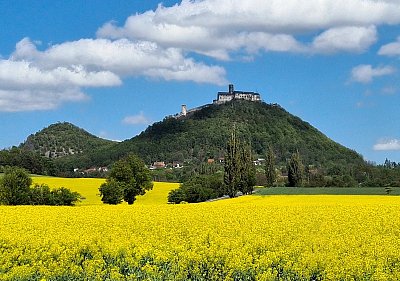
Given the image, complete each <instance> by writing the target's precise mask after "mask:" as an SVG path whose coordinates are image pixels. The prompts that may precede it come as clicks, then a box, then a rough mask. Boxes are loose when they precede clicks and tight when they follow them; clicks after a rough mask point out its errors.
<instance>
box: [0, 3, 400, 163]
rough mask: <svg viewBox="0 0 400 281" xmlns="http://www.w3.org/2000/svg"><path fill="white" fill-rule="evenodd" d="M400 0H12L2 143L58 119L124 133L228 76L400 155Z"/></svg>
mask: <svg viewBox="0 0 400 281" xmlns="http://www.w3.org/2000/svg"><path fill="white" fill-rule="evenodd" d="M399 78H400V1H398V0H308V1H302V0H269V1H265V0H247V1H242V0H202V1H201V0H192V1H189V0H183V1H172V0H167V1H163V2H160V1H158V0H146V1H140V0H101V1H98V0H96V1H95V0H76V1H64V0H42V1H31V0H12V1H11V0H0V128H1V133H0V148H9V147H11V146H13V145H19V144H20V143H21V142H23V141H24V140H25V139H26V138H27V137H28V136H29V135H30V134H32V133H35V132H37V131H39V130H41V129H43V128H45V127H47V126H49V125H50V124H53V123H56V122H64V121H67V122H71V123H73V124H75V125H77V126H78V127H81V128H83V129H85V130H87V131H89V132H90V133H92V134H94V135H97V136H100V137H103V138H107V139H111V140H125V139H129V138H132V137H134V136H135V135H137V134H139V133H140V132H141V131H143V130H144V129H145V128H146V127H147V126H148V125H149V124H152V123H153V122H157V121H161V120H163V118H165V117H166V116H168V115H173V114H175V113H178V112H179V111H180V108H181V105H182V104H186V105H187V107H188V108H192V107H197V106H200V105H203V104H208V103H211V102H212V100H213V99H215V98H216V94H217V92H218V91H226V90H227V89H228V84H234V85H235V89H237V90H243V91H255V92H259V93H260V94H261V98H262V99H263V100H264V101H265V102H266V103H278V104H279V105H281V106H282V107H283V108H285V109H286V110H287V111H288V112H290V113H292V114H294V115H296V116H298V117H300V118H302V119H303V120H305V121H307V122H308V123H310V124H311V125H312V126H314V127H316V128H317V129H318V130H320V131H321V132H322V133H324V134H325V135H327V136H328V137H329V138H331V139H333V140H334V141H336V142H338V143H340V144H342V145H344V146H346V147H348V148H350V149H353V150H355V151H357V152H358V153H360V154H361V155H362V156H363V157H364V159H365V160H367V161H372V162H376V163H377V164H380V163H383V162H384V160H385V159H386V158H388V159H390V160H391V161H396V162H400V121H399V120H400V119H399V105H400V84H399V81H400V79H399Z"/></svg>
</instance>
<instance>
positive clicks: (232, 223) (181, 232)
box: [0, 188, 400, 281]
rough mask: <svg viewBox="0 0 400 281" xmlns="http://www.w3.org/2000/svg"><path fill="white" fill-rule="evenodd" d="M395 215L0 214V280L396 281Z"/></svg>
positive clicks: (380, 203) (171, 210)
mask: <svg viewBox="0 0 400 281" xmlns="http://www.w3.org/2000/svg"><path fill="white" fill-rule="evenodd" d="M271 189H273V188H271ZM292 190H297V189H295V188H292ZM399 208H400V197H398V196H290V197H289V196H243V197H239V198H235V199H230V200H221V201H217V202H212V203H206V204H186V205H173V206H171V205H167V204H163V205H150V206H144V205H136V203H135V204H134V206H127V205H122V206H118V208H112V207H110V206H106V205H101V206H85V207H77V208H62V207H54V208H48V207H40V206H39V207H37V206H35V207H31V206H24V207H21V206H17V207H13V208H9V207H6V206H0V213H1V214H2V215H1V216H0V226H1V227H0V241H1V242H0V253H1V255H0V280H19V281H27V280H138V281H140V280H176V281H183V280H399V279H400V265H399V263H398V261H399V248H400V233H399V228H400V219H399V216H398V210H399ZM310 210H312V211H310ZM260 222H262V223H260ZM360 222H361V223H360ZM60 233H62V235H60Z"/></svg>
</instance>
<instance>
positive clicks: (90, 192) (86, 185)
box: [32, 177, 179, 205]
mask: <svg viewBox="0 0 400 281" xmlns="http://www.w3.org/2000/svg"><path fill="white" fill-rule="evenodd" d="M32 180H33V183H37V184H42V183H44V184H47V185H48V186H49V187H51V188H55V187H66V188H69V189H71V190H72V191H76V192H78V193H79V194H81V195H82V196H83V197H84V198H85V199H83V200H82V202H81V203H79V204H78V205H102V204H103V202H101V198H100V196H99V187H100V185H101V184H102V183H103V182H105V180H104V179H86V178H79V179H72V178H54V177H32ZM178 187H179V184H178V183H166V182H155V183H154V187H153V190H150V191H148V192H147V193H146V194H145V195H143V196H138V197H136V202H135V203H136V204H140V205H142V204H143V205H148V204H163V203H165V204H166V203H167V196H168V193H169V192H170V191H171V190H172V189H176V188H178Z"/></svg>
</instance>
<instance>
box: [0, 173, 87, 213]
mask: <svg viewBox="0 0 400 281" xmlns="http://www.w3.org/2000/svg"><path fill="white" fill-rule="evenodd" d="M31 184H32V179H31V178H30V176H29V174H28V173H27V172H26V171H25V170H24V169H22V168H18V167H8V168H6V170H5V174H4V176H3V178H2V179H0V203H1V204H4V205H52V206H54V205H57V206H72V205H74V204H75V202H77V201H79V200H80V199H81V198H82V197H81V195H80V194H79V193H77V192H73V191H71V190H69V189H67V188H65V187H60V188H54V189H50V187H49V186H47V185H45V184H41V185H39V184H35V186H33V187H31Z"/></svg>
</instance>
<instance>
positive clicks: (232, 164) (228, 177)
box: [224, 127, 241, 198]
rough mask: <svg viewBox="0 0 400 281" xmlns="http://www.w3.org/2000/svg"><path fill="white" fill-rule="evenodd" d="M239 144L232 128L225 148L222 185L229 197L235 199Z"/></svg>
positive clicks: (237, 181)
mask: <svg viewBox="0 0 400 281" xmlns="http://www.w3.org/2000/svg"><path fill="white" fill-rule="evenodd" d="M239 147H240V144H239V140H238V138H237V136H236V128H235V127H234V129H233V131H232V134H231V137H230V139H229V141H228V143H227V146H226V154H225V159H224V161H225V163H224V171H225V173H224V183H225V190H226V193H227V195H228V196H229V197H231V198H232V197H235V196H236V193H237V192H238V191H239V184H240V172H241V163H240V150H239Z"/></svg>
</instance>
